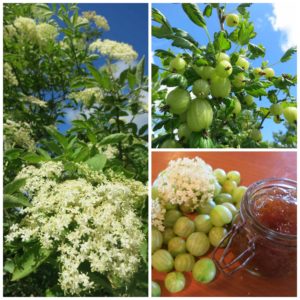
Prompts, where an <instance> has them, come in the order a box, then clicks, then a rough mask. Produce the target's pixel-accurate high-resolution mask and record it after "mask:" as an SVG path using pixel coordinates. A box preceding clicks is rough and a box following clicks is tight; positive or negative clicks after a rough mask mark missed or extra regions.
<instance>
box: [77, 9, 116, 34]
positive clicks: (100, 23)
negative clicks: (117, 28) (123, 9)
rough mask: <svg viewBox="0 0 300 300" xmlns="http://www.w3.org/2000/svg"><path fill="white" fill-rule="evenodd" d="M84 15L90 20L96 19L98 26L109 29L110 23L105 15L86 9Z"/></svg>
mask: <svg viewBox="0 0 300 300" xmlns="http://www.w3.org/2000/svg"><path fill="white" fill-rule="evenodd" d="M82 15H83V16H84V17H85V18H86V19H88V20H89V21H94V22H95V24H96V26H97V27H98V28H102V29H104V30H106V31H108V30H109V29H110V28H109V25H108V22H107V20H106V18H105V17H103V16H100V15H97V14H96V12H95V11H84V12H83V13H82Z"/></svg>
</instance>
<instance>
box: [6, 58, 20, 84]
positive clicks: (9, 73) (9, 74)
mask: <svg viewBox="0 0 300 300" xmlns="http://www.w3.org/2000/svg"><path fill="white" fill-rule="evenodd" d="M3 77H4V79H5V80H7V82H8V84H9V85H14V86H17V85H18V84H19V82H18V80H17V77H16V75H15V74H14V72H13V69H12V67H11V65H10V64H9V63H7V62H5V63H4V65H3Z"/></svg>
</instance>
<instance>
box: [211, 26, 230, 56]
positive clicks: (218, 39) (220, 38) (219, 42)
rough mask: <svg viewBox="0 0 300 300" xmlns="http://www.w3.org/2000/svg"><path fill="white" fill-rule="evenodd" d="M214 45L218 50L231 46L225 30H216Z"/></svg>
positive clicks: (227, 48) (224, 49)
mask: <svg viewBox="0 0 300 300" xmlns="http://www.w3.org/2000/svg"><path fill="white" fill-rule="evenodd" d="M214 47H215V49H216V50H218V51H220V52H222V51H226V50H229V49H230V48H231V42H230V41H229V39H227V37H226V33H225V32H224V31H220V32H216V33H215V34H214Z"/></svg>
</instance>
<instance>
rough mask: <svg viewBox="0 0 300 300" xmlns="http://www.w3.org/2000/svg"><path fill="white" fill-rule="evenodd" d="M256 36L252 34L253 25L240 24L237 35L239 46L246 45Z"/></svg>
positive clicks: (248, 23)
mask: <svg viewBox="0 0 300 300" xmlns="http://www.w3.org/2000/svg"><path fill="white" fill-rule="evenodd" d="M255 36H256V33H255V32H254V25H253V23H252V22H247V21H243V22H242V23H241V24H240V29H239V33H238V41H239V44H240V45H242V46H243V45H247V44H248V43H249V41H250V40H251V39H253V38H254V37H255Z"/></svg>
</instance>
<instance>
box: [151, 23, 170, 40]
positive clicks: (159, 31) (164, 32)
mask: <svg viewBox="0 0 300 300" xmlns="http://www.w3.org/2000/svg"><path fill="white" fill-rule="evenodd" d="M172 33H173V32H172V29H170V28H169V27H168V26H166V25H162V26H160V27H159V26H152V35H153V36H154V37H157V38H159V39H161V38H167V37H170V35H172Z"/></svg>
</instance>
